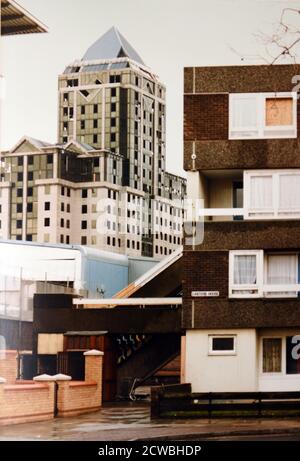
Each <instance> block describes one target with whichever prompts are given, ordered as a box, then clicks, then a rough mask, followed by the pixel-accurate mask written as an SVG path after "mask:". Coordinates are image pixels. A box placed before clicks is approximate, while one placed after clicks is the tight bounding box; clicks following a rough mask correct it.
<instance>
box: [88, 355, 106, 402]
mask: <svg viewBox="0 0 300 461" xmlns="http://www.w3.org/2000/svg"><path fill="white" fill-rule="evenodd" d="M84 356H85V381H86V382H96V383H97V387H98V389H97V391H98V396H99V399H100V405H101V404H102V371H103V356H104V353H103V352H101V351H96V350H92V351H87V352H85V353H84Z"/></svg>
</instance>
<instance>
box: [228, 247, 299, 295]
mask: <svg viewBox="0 0 300 461" xmlns="http://www.w3.org/2000/svg"><path fill="white" fill-rule="evenodd" d="M299 267H300V258H299V254H298V253H289V254H284V253H265V254H264V252H263V250H247V251H243V250H238V251H230V253H229V297H233V298H249V297H277V298H288V297H294V298H295V297H298V294H299V291H300V289H299V287H300V274H299V270H298V268H299Z"/></svg>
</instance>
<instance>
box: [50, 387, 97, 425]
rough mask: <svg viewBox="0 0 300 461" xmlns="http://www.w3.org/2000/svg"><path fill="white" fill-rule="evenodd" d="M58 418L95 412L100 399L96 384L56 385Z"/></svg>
mask: <svg viewBox="0 0 300 461" xmlns="http://www.w3.org/2000/svg"><path fill="white" fill-rule="evenodd" d="M57 405H58V416H61V417H66V416H77V415H80V414H84V413H90V412H93V411H97V410H99V409H100V407H101V398H100V395H99V388H98V385H97V383H95V382H94V383H88V382H80V381H78V382H76V381H74V382H72V381H69V382H61V383H59V384H58V399H57Z"/></svg>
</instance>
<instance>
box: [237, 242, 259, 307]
mask: <svg viewBox="0 0 300 461" xmlns="http://www.w3.org/2000/svg"><path fill="white" fill-rule="evenodd" d="M263 253H264V252H263V250H234V251H230V252H229V298H261V297H262V295H263ZM235 256H256V283H255V284H253V285H236V284H234V258H235ZM236 291H240V292H241V291H244V292H245V293H235V292H236ZM249 291H255V293H247V292H249Z"/></svg>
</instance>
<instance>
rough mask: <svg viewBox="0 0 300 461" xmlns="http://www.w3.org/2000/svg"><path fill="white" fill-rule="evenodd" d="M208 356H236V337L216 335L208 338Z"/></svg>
mask: <svg viewBox="0 0 300 461" xmlns="http://www.w3.org/2000/svg"><path fill="white" fill-rule="evenodd" d="M208 342H209V349H208V350H209V355H235V354H236V336H235V335H222V336H221V335H218V336H209V337H208Z"/></svg>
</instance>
